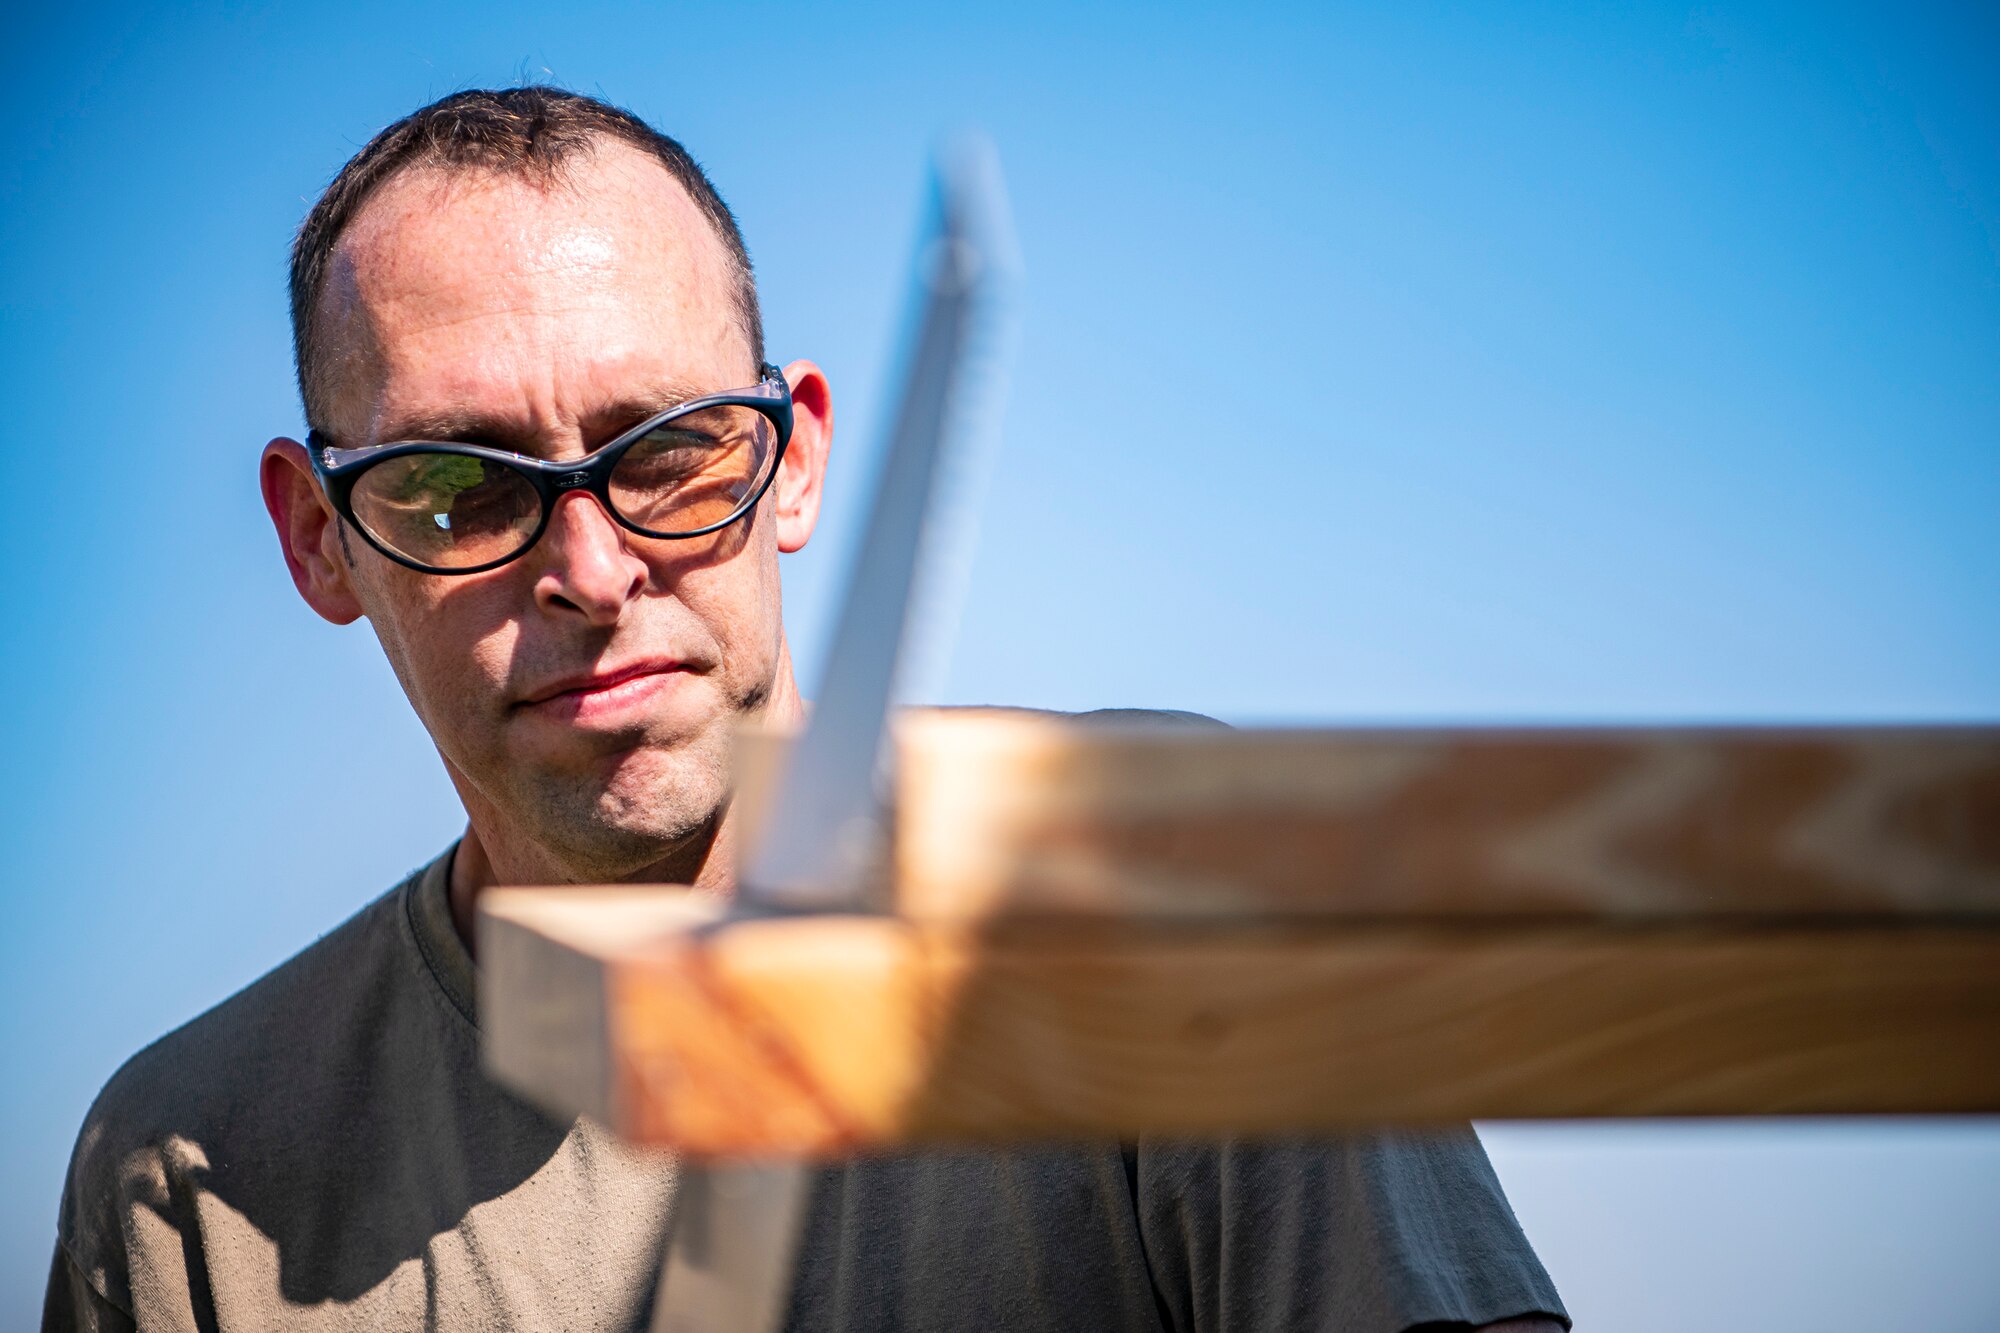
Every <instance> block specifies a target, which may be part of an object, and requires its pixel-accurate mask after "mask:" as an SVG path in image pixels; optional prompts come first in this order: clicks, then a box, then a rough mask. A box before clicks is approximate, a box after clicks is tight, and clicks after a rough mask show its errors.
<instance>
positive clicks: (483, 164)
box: [292, 85, 764, 429]
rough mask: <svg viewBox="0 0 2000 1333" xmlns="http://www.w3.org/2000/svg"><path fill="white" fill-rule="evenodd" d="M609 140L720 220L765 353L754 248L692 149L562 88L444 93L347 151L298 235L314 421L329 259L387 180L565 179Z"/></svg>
mask: <svg viewBox="0 0 2000 1333" xmlns="http://www.w3.org/2000/svg"><path fill="white" fill-rule="evenodd" d="M600 139H610V140H613V141H615V142H618V143H623V144H628V145H630V146H631V147H633V148H637V149H639V150H640V151H641V152H644V153H647V154H649V155H650V156H652V157H653V158H654V159H655V160H657V161H658V162H659V163H660V165H661V166H663V167H665V168H666V169H667V172H668V174H669V175H671V176H672V177H673V178H674V179H675V180H676V181H678V182H679V183H680V186H681V188H682V189H684V190H686V191H687V192H688V195H689V197H691V198H692V199H693V200H694V202H695V206H696V207H697V208H699V209H700V210H701V212H702V215H703V216H704V217H706V218H707V219H708V220H709V222H710V224H712V225H713V226H714V228H715V232H716V235H717V236H719V237H720V238H721V239H722V244H723V246H724V248H725V249H727V250H728V251H729V257H730V260H731V263H732V265H733V267H734V268H735V270H736V306H737V313H738V316H739V318H740V319H741V320H742V323H743V331H744V333H745V334H746V335H747V336H748V337H749V340H750V351H751V355H752V356H753V357H754V358H755V359H756V361H757V363H758V364H760V365H761V364H762V363H763V360H764V318H763V314H762V313H761V311H760V310H759V309H758V305H757V282H756V277H755V274H754V273H753V272H752V270H751V267H750V252H749V251H748V250H747V249H746V248H745V247H744V245H743V232H742V231H741V229H739V228H738V227H737V225H736V217H735V215H734V214H732V213H731V212H730V211H729V205H727V204H725V203H723V202H722V196H721V195H719V194H717V193H716V192H715V186H714V185H713V184H712V183H710V181H709V179H708V176H707V175H706V174H705V173H704V172H703V171H702V169H701V167H700V166H699V165H698V164H697V163H696V162H695V160H694V159H693V158H692V157H690V156H688V151H687V149H685V148H683V147H681V146H680V144H679V143H677V142H676V141H675V140H673V139H670V138H668V137H667V136H666V135H664V134H661V133H660V132H659V131H658V130H656V129H654V128H653V127H652V126H650V125H648V124H647V123H646V122H645V121H643V120H640V119H639V118H638V117H637V116H635V115H633V114H632V113H631V112H629V111H625V110H622V109H620V108H618V107H615V106H612V105H611V104H610V103H608V102H602V101H599V100H598V99H597V98H594V97H585V96H583V95H582V94H580V93H572V92H566V91H564V90H562V89H560V88H551V87H547V86H544V85H531V86H529V87H524V88H505V89H498V90H494V89H474V90H471V91H468V92H462V93H453V94H451V95H450V96H449V97H442V98H439V99H438V100H437V101H435V102H432V103H431V104H430V105H429V106H426V107H422V108H419V109H418V110H416V111H414V112H412V113H410V114H409V115H407V116H405V117H403V119H401V120H399V121H397V122H396V123H395V124H393V125H391V126H389V128H388V129H385V130H383V131H382V132H381V133H380V134H378V135H376V136H375V137H374V138H373V139H370V140H369V141H368V144H367V146H366V147H364V148H363V149H362V150H361V151H360V152H358V153H356V154H355V155H354V156H353V157H352V158H349V159H348V162H347V165H346V166H344V167H342V168H341V169H340V174H339V175H337V176H335V177H334V178H333V183H332V184H331V185H329V186H327V187H326V193H324V194H322V195H321V196H320V197H319V202H318V203H315V204H314V205H313V206H312V211H311V212H309V213H307V214H306V220H305V221H304V222H303V223H301V224H300V226H299V234H298V239H297V240H295V241H293V243H292V355H293V359H294V362H295V364H296V368H297V371H298V377H299V397H300V399H301V400H302V401H303V402H304V404H305V413H306V422H307V424H308V425H310V426H313V427H314V428H315V429H317V428H320V427H321V426H322V424H323V423H322V420H321V418H322V416H323V410H324V408H325V400H324V396H323V392H324V386H323V384H322V383H321V379H320V348H319V338H318V330H317V328H316V319H315V316H316V315H317V313H318V311H319V298H320V289H321V288H322V287H323V286H324V285H325V282H326V267H327V260H328V258H329V256H331V255H332V253H333V247H334V245H335V244H336V243H338V242H339V240H340V236H341V233H342V232H344V231H346V230H347V226H348V224H349V223H350V222H352V221H353V220H354V217H355V215H356V214H357V213H359V212H360V211H361V208H362V205H364V204H366V203H367V202H368V200H369V199H370V198H372V197H373V196H374V194H375V192H376V191H377V190H379V189H380V188H381V187H382V186H383V185H384V184H385V183H386V182H388V181H389V180H390V179H392V178H393V177H395V176H396V175H398V174H399V173H401V172H404V171H410V170H416V169H418V168H424V167H431V168H437V169H441V170H443V171H446V172H460V171H489V172H499V173H503V174H507V175H515V176H523V177H527V178H529V179H531V180H535V181H537V182H542V183H548V182H553V181H554V180H556V179H557V178H558V177H559V175H560V173H561V172H562V170H563V169H564V168H565V167H566V166H567V165H568V164H569V163H570V162H571V161H572V159H575V158H577V157H578V156H580V155H587V154H588V153H589V152H590V151H591V149H592V148H594V147H595V145H596V144H597V142H598V141H599V140H600Z"/></svg>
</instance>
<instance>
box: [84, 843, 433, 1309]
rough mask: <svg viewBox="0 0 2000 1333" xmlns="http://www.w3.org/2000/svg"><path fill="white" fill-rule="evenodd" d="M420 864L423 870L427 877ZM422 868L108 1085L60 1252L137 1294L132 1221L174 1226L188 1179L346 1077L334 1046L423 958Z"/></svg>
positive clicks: (92, 1116)
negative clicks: (415, 912)
mask: <svg viewBox="0 0 2000 1333" xmlns="http://www.w3.org/2000/svg"><path fill="white" fill-rule="evenodd" d="M421 873H422V872H421V871H420V872H418V874H421ZM416 878H417V876H416V875H412V876H410V877H409V878H408V879H405V880H404V881H403V882H401V883H399V884H398V885H397V886H396V887H395V888H393V889H391V890H390V891H389V892H387V893H385V894H383V895H381V896H380V897H378V898H377V899H375V900H374V901H373V902H371V903H370V904H368V905H367V906H366V907H364V908H362V909H361V910H360V911H359V912H357V913H355V915H354V916H352V917H350V918H348V920H347V921H345V922H344V923H342V924H341V925H340V926H338V927H336V928H335V929H334V930H332V931H331V932H329V933H328V934H326V935H324V936H322V937H321V938H320V939H319V940H318V941H317V942H315V943H314V944H312V945H310V946H308V947H307V948H305V949H304V950H302V951H300V952H299V953H298V954H295V955H294V956H293V957H292V958H290V959H289V960H287V961H286V962H284V963H282V964H280V965H279V966H277V967H276V968H274V969H272V970H271V971H270V972H267V973H265V974H264V975H263V976H262V977H260V978H259V979H258V980H256V981H254V982H252V983H251V984H250V985H248V986H246V987H244V988H243V989H242V990H240V991H238V992H237V993H236V994H234V995H232V996H230V997H229V998H228V999H226V1000H224V1001H222V1002H221V1003H220V1004H218V1005H216V1006H215V1007H214V1008H212V1009H209V1010H208V1011H207V1012H205V1013H203V1014H201V1015H199V1016H198V1017H196V1018H194V1019H192V1020H190V1021H189V1022H187V1023H185V1024H183V1025H182V1026H180V1027H178V1028H176V1029H174V1030H173V1031H172V1032H169V1033H167V1034H166V1035H165V1036H163V1037H161V1038H160V1039H159V1040H157V1041H155V1042H153V1043H152V1044H151V1045H149V1046H147V1047H146V1048H145V1049H143V1050H141V1051H140V1052H138V1054H136V1055H134V1056H132V1058H131V1059H129V1060H127V1061H126V1062H125V1063H124V1065H123V1066H121V1067H120V1068H119V1070H118V1072H117V1073H115V1074H113V1075H112V1076H111V1078H110V1080H109V1081H108V1082H107V1083H106V1084H105V1085H104V1088H103V1090H102V1091H101V1092H99V1093H98V1095H97V1099H96V1101H95V1102H93V1103H92V1105H91V1108H90V1111H89V1113H88V1114H87V1115H86V1116H85V1117H84V1122H83V1127H82V1129H81V1131H80V1132H79V1133H78V1135H77V1140H76V1148H75V1151H74V1152H73V1153H72V1155H71V1158H70V1167H69V1174H68V1178H67V1180H66V1181H65V1183H64V1187H63V1200H62V1208H61V1214H60V1220H59V1223H58V1234H59V1238H60V1242H61V1245H62V1249H63V1250H64V1251H65V1252H66V1253H67V1254H68V1256H69V1258H70V1260H71V1262H72V1263H74V1264H75V1266H76V1268H77V1269H78V1270H79V1272H80V1274H81V1275H82V1277H83V1278H84V1279H85V1280H86V1281H88V1282H89V1283H90V1284H91V1285H92V1286H93V1287H94V1288H95V1289H96V1290H97V1291H98V1292H99V1293H100V1294H102V1295H104V1296H106V1297H108V1298H109V1299H111V1300H112V1301H114V1302H116V1303H120V1304H123V1303H125V1300H126V1296H127V1293H126V1292H125V1291H124V1290H123V1288H124V1284H125V1280H126V1279H125V1275H124V1273H123V1272H122V1268H123V1264H122V1262H121V1261H120V1259H119V1258H118V1255H117V1253H116V1252H117V1251H118V1250H119V1249H121V1248H122V1246H123V1244H124V1239H123V1238H124V1236H125V1233H126V1230H127V1225H126V1224H127V1221H128V1219H132V1218H134V1217H135V1216H136V1217H137V1218H139V1219H140V1222H141V1224H144V1223H146V1222H148V1221H151V1220H158V1221H163V1222H166V1223H167V1224H168V1225H170V1226H171V1225H176V1223H175V1222H174V1219H173V1213H174V1210H175V1208H176V1204H177V1200H176V1195H177V1193H179V1192H180V1191H178V1190H177V1185H178V1184H181V1183H185V1182H186V1181H187V1179H188V1178H189V1177H190V1176H193V1177H195V1178H196V1179H199V1178H200V1177H201V1176H203V1175H206V1174H207V1173H208V1172H209V1171H210V1170H211V1169H213V1168H214V1167H216V1166H219V1165H220V1163H219V1162H215V1161H213V1160H211V1159H213V1158H215V1157H217V1156H218V1155H219V1154H220V1153H221V1152H222V1151H223V1150H224V1145H228V1144H230V1143H232V1142H233V1141H240V1140H241V1139H243V1138H244V1137H245V1136H246V1132H247V1133H248V1134H249V1135H250V1136H252V1137H254V1136H256V1134H257V1132H258V1130H257V1127H258V1126H260V1124H261V1125H265V1126H266V1127H267V1126H268V1122H269V1121H270V1120H271V1119H272V1118H273V1116H274V1115H277V1114H280V1112H279V1111H278V1110H277V1108H279V1107H281V1106H283V1105H285V1104H296V1098H297V1096H298V1090H299V1089H300V1088H301V1087H302V1086H309V1085H310V1084H312V1083H313V1082H314V1081H315V1080H319V1079H325V1078H329V1077H338V1076H339V1074H338V1070H337V1069H334V1068H331V1067H329V1066H330V1065H331V1064H332V1063H333V1062H332V1061H330V1060H329V1059H328V1057H329V1055H330V1053H331V1052H332V1051H334V1050H336V1049H338V1047H339V1045H340V1043H341V1042H343V1041H346V1042H352V1040H353V1039H354V1033H355V1030H356V1028H357V1027H360V1028H363V1029H365V1028H366V1027H367V1026H368V1025H369V1024H368V1015H367V1013H366V1008H367V1006H368V1003H369V997H370V996H374V995H383V994H386V993H387V992H389V991H392V990H395V989H398V988H397V987H394V986H393V985H384V984H383V983H384V982H385V981H389V980H391V979H390V978H387V977H385V976H384V973H385V971H387V970H390V969H398V968H409V967H411V966H414V965H417V964H418V961H419V960H418V959H417V958H416V956H415V953H414V945H413V944H412V943H411V942H410V939H409V925H408V922H407V913H406V909H405V905H404V898H405V896H406V893H407V891H408V889H409V886H410V884H411V883H412V882H413V881H414V880H415V879H416Z"/></svg>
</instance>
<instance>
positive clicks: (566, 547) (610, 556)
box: [535, 491, 646, 626]
mask: <svg viewBox="0 0 2000 1333" xmlns="http://www.w3.org/2000/svg"><path fill="white" fill-rule="evenodd" d="M539 545H540V547H541V550H540V551H539V552H537V554H539V555H540V556H541V562H540V563H541V566H542V569H541V573H540V575H539V576H538V577H537V578H536V580H535V604H536V605H537V606H539V607H541V609H542V610H543V611H546V612H548V613H550V614H551V615H555V616H558V617H567V616H577V615H580V616H582V617H583V619H584V620H585V621H586V622H588V623H589V624H591V625H595V626H609V625H614V624H616V623H617V622H618V617H619V616H620V615H622V614H624V611H625V607H626V605H627V604H628V603H630V602H631V601H633V599H635V598H637V597H638V596H639V594H640V593H641V592H642V591H644V590H645V587H646V562H645V561H643V560H641V559H640V558H639V557H638V556H637V555H636V554H634V552H633V551H632V548H631V546H630V544H629V543H628V541H627V540H626V532H625V529H623V528H621V527H619V526H618V525H617V524H616V523H615V522H613V521H612V518H611V515H609V514H607V513H605V512H604V507H603V506H602V505H601V504H599V503H598V501H597V497H596V496H594V495H591V494H589V493H588V492H585V491H571V492H569V493H567V494H565V495H563V496H562V498H560V499H559V500H557V501H556V508H555V512H554V513H552V514H550V515H549V526H548V531H546V532H544V533H543V534H542V540H541V542H540V543H539Z"/></svg>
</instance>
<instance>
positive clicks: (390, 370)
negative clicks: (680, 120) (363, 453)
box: [313, 144, 758, 436]
mask: <svg viewBox="0 0 2000 1333" xmlns="http://www.w3.org/2000/svg"><path fill="white" fill-rule="evenodd" d="M313 319H314V322H315V324H316V326H317V327H316V329H315V335H316V337H315V343H316V346H317V348H318V349H319V356H318V368H319V372H320V375H321V379H320V381H319V383H317V384H316V385H314V389H315V391H316V398H317V401H316V404H315V406H316V407H317V408H318V410H319V411H320V412H321V414H322V415H323V416H324V418H325V421H324V425H323V426H322V427H321V428H322V429H326V430H328V431H329V432H330V433H334V434H336V435H340V434H346V435H349V436H352V435H354V434H356V433H357V432H359V431H360V430H363V429H365V426H366V423H367V421H368V420H369V418H370V417H372V416H373V415H374V413H375V411H376V410H378V409H380V408H382V407H384V406H386V405H387V404H385V403H384V402H382V400H381V398H382V395H383V394H384V393H390V394H391V395H392V396H393V395H394V390H395V386H396V385H398V384H407V383H409V382H410V381H411V377H412V373H414V372H421V379H422V381H423V382H424V383H425V384H426V385H428V386H430V387H431V389H432V390H441V389H446V388H451V387H452V386H457V388H456V390H455V391H456V392H460V393H462V394H464V395H466V396H469V397H479V396H482V395H484V394H487V393H489V392H495V391H497V392H500V393H501V394H502V395H503V396H504V395H505V392H506V391H505V390H503V389H501V388H500V386H499V385H498V384H497V383H495V381H505V382H507V383H510V384H514V383H518V384H520V385H521V386H522V387H523V388H524V389H526V388H527V387H528V385H529V383H530V382H531V381H534V380H536V379H537V378H538V376H539V375H541V374H542V373H543V372H544V371H546V373H547V374H548V375H549V376H551V377H556V378H561V379H563V380H564V381H566V382H567V383H568V384H569V385H570V387H571V388H572V389H576V390H579V391H583V392H584V393H585V396H586V397H587V396H589V395H593V394H613V393H616V392H618V391H620V390H621V389H624V388H627V387H630V386H625V385H621V384H618V383H615V382H606V381H615V379H616V377H617V376H618V375H619V374H620V373H621V369H622V368H637V367H644V368H645V369H646V370H647V371H649V372H650V373H653V374H655V375H657V374H658V373H660V372H661V371H662V370H668V369H670V370H674V371H676V372H677V373H679V374H680V375H682V376H685V377H693V378H694V379H696V380H700V379H702V378H704V377H706V378H717V377H719V379H720V380H722V381H727V382H728V383H729V384H734V383H736V382H737V381H739V380H741V381H742V382H745V383H747V382H748V381H749V379H750V378H752V377H753V376H754V367H755V365H756V364H757V361H758V357H757V356H756V355H755V352H754V349H753V348H752V347H751V346H750V344H749V341H748V339H747V337H746V336H745V330H744V327H743V321H742V318H741V310H740V307H739V304H738V302H737V279H736V270H735V265H734V264H733V262H732V258H731V256H730V254H729V252H728V250H727V248H726V247H725V246H724V244H723V242H722V240H721V239H720V238H719V237H718V236H717V235H716V233H715V230H714V228H713V227H712V226H711V225H710V224H709V222H708V220H707V219H706V218H705V217H704V216H703V215H702V212H701V210H700V209H699V208H698V207H697V206H696V204H695V202H694V201H693V200H692V199H691V198H689V197H688V195H687V192H686V191H685V190H683V189H682V188H681V186H680V185H679V184H678V183H677V182H676V181H675V180H674V179H673V178H672V177H670V176H669V175H668V174H667V173H666V172H665V171H663V170H661V169H660V168H659V166H658V165H657V164H656V163H654V162H653V161H651V160H650V159H649V158H647V157H646V156H644V155H643V154H640V153H638V152H635V151H633V150H631V149H628V148H626V147H624V146H623V145H620V144H605V145H602V147H601V149H600V151H599V152H597V153H595V154H593V155H592V157H591V158H590V159H588V160H586V161H582V162H578V163H576V164H574V166H573V167H572V169H570V170H568V171H565V172H564V173H562V174H561V175H560V176H558V177H555V178H553V179H544V180H537V179H524V178H522V177H521V176H519V175H515V174H501V173H497V172H483V171H482V172H471V173H467V172H454V173H445V172H441V171H437V170H433V169H429V168H419V169H415V170H412V171H409V172H406V173H405V174H403V175H401V176H399V177H397V178H395V179H393V180H390V181H388V182H386V183H385V184H384V185H383V186H382V187H381V188H380V189H379V191H378V192H377V193H376V194H375V195H374V196H373V197H372V198H370V199H369V200H368V201H367V202H366V204H365V205H363V207H362V208H361V209H360V211H359V212H358V213H357V214H356V215H355V217H354V218H353V220H352V221H351V222H350V223H349V225H348V227H347V229H346V230H345V232H344V233H343V234H342V236H341V237H340V239H339V241H338V243H337V244H336V245H335V246H334V247H333V251H332V253H331V255H330V256H329V262H328V264H327V267H326V271H325V275H324V284H323V286H322V288H321V291H320V297H319V304H318V308H317V310H315V311H314V312H313ZM468 333H470V334H471V336H469V337H468ZM718 353H719V354H721V355H722V356H723V357H724V358H726V359H725V360H724V361H722V362H719V363H717V362H715V358H716V356H717V355H718ZM663 357H664V358H666V360H667V361H668V362H670V363H672V364H671V365H668V366H662V365H661V364H659V361H660V358H663ZM551 382H552V383H553V382H554V380H553V378H552V381H551ZM639 387H643V386H639ZM558 410H560V409H558Z"/></svg>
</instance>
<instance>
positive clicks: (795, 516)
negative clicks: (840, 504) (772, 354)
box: [771, 361, 833, 554]
mask: <svg viewBox="0 0 2000 1333" xmlns="http://www.w3.org/2000/svg"><path fill="white" fill-rule="evenodd" d="M785 380H786V382H787V383H789V384H790V385H791V386H792V439H791V443H789V444H787V445H786V446H785V459H784V462H783V463H781V464H779V466H778V476H777V479H776V480H775V481H774V482H773V483H772V485H771V492H772V494H773V495H775V496H776V497H777V511H776V512H777V519H778V549H779V550H780V551H784V552H786V553H787V554H789V553H791V552H793V551H796V550H798V549H799V548H800V547H802V546H804V545H805V544H806V541H807V539H808V538H810V537H811V536H812V534H813V527H814V525H816V524H817V523H818V522H819V502H820V497H821V496H822V495H823V494H824V493H825V492H824V489H823V488H824V486H825V483H826V455H827V450H828V449H830V448H831V447H832V446H833V395H832V392H831V390H829V389H828V387H827V383H826V375H825V373H824V372H822V371H821V370H820V368H819V367H818V366H816V365H814V364H813V363H812V362H810V361H794V362H792V364H790V365H789V366H786V367H785Z"/></svg>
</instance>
